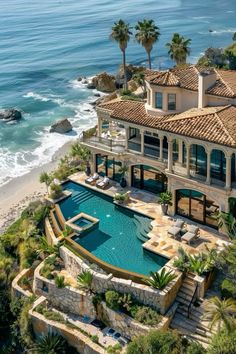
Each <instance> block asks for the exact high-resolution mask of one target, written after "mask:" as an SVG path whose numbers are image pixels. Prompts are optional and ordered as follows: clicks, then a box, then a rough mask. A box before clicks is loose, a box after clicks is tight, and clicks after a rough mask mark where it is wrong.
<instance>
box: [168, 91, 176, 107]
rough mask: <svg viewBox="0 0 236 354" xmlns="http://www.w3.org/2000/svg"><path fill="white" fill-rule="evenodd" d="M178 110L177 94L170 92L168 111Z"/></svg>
mask: <svg viewBox="0 0 236 354" xmlns="http://www.w3.org/2000/svg"><path fill="white" fill-rule="evenodd" d="M175 110H176V94H175V93H168V111H175Z"/></svg>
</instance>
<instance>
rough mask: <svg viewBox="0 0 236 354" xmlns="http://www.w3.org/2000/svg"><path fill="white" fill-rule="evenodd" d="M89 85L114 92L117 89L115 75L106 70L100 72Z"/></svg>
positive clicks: (99, 89)
mask: <svg viewBox="0 0 236 354" xmlns="http://www.w3.org/2000/svg"><path fill="white" fill-rule="evenodd" d="M87 87H88V88H93V89H97V90H98V91H102V92H107V93H110V92H114V91H115V90H116V80H115V76H113V75H110V74H108V73H106V72H104V73H101V74H98V75H96V76H95V77H93V79H92V82H91V83H90V84H89V85H88V86H87Z"/></svg>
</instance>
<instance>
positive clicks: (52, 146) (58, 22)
mask: <svg viewBox="0 0 236 354" xmlns="http://www.w3.org/2000/svg"><path fill="white" fill-rule="evenodd" d="M0 5H1V23H0V109H3V108H12V107H14V108H17V109H20V110H21V111H22V112H23V119H22V120H21V121H19V122H18V123H17V124H6V123H3V122H0V185H2V184H4V183H7V182H8V181H10V180H11V179H13V178H15V177H17V176H20V175H23V174H25V173H26V172H28V171H30V170H31V169H32V168H34V167H36V166H39V165H41V164H43V163H46V162H49V161H50V159H51V158H52V156H53V154H54V153H55V152H56V151H57V150H58V149H59V148H60V147H61V146H62V145H63V144H64V143H65V142H67V141H68V140H71V139H76V138H78V136H79V134H80V133H81V132H82V130H83V129H85V128H88V127H90V126H92V125H94V124H95V122H96V114H95V112H94V110H93V109H92V106H91V105H90V104H89V102H92V101H94V100H95V97H94V93H95V91H93V90H88V89H87V88H86V87H85V86H83V85H82V84H81V83H79V82H78V81H77V78H78V77H79V76H86V77H92V76H93V75H95V74H96V73H99V72H102V71H108V72H111V73H115V72H116V70H117V68H118V66H119V64H120V63H121V53H120V50H119V48H118V46H117V44H116V43H114V42H111V41H110V39H109V33H110V29H111V27H112V25H113V23H114V21H116V20H119V19H120V18H122V19H124V20H126V21H128V22H129V23H130V24H131V25H135V23H136V22H137V21H138V20H141V19H143V18H151V19H154V20H155V21H156V23H157V25H158V26H159V27H160V32H161V37H160V40H159V42H158V44H157V45H156V46H155V47H154V50H153V53H152V56H153V67H154V68H158V69H164V68H167V67H170V66H172V65H173V63H172V62H171V61H170V60H169V59H168V55H167V49H166V47H165V44H166V43H167V42H168V41H169V40H170V39H171V36H172V34H173V33H174V32H179V33H181V34H182V35H184V36H186V37H187V38H191V39H192V44H191V48H192V51H191V57H190V58H189V61H190V62H193V63H194V62H196V60H197V58H198V57H199V56H200V55H201V53H203V52H204V50H205V49H206V48H207V47H209V46H215V47H222V46H226V45H227V44H229V43H231V38H232V35H233V33H234V32H236V21H235V15H236V1H235V0H206V1H204V2H203V1H201V0H195V1H190V0H168V1H166V0H158V1H157V0H129V1H127V0H116V1H112V0H89V1H88V0H87V1H85V0H64V1H62V0H50V1H48V0H40V1H39V0H34V1H32V0H11V1H9V2H5V1H3V0H0ZM209 29H211V30H212V31H213V32H209ZM127 61H128V62H129V63H132V64H137V65H138V64H143V65H145V64H146V55H145V52H144V50H143V48H142V47H141V46H139V45H138V44H137V43H135V42H134V40H133V39H131V41H130V43H129V46H128V49H127ZM65 117H67V118H70V120H71V122H72V124H73V126H74V131H73V132H72V133H71V134H68V135H59V134H55V133H53V134H50V133H49V127H50V125H51V124H52V123H53V122H54V121H56V120H57V119H59V118H65Z"/></svg>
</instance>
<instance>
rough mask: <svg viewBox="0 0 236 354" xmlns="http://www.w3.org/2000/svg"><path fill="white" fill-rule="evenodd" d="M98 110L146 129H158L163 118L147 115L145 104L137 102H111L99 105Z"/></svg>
mask: <svg viewBox="0 0 236 354" xmlns="http://www.w3.org/2000/svg"><path fill="white" fill-rule="evenodd" d="M98 108H102V109H106V110H109V111H110V114H111V118H115V119H119V120H123V121H125V122H130V123H133V124H137V125H142V126H145V127H156V124H157V122H158V121H159V120H160V119H162V118H163V116H152V115H149V114H147V112H146V109H145V104H144V103H143V102H137V101H121V100H119V101H110V102H107V103H104V104H101V105H99V107H98Z"/></svg>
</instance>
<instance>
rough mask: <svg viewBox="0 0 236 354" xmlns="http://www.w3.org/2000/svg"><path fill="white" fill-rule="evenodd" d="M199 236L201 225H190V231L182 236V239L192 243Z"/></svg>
mask: <svg viewBox="0 0 236 354" xmlns="http://www.w3.org/2000/svg"><path fill="white" fill-rule="evenodd" d="M199 237H200V233H199V227H197V226H194V225H188V231H187V232H186V233H185V234H184V235H183V236H181V241H185V242H187V243H188V244H189V245H190V243H191V241H194V240H196V239H197V238H199Z"/></svg>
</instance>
